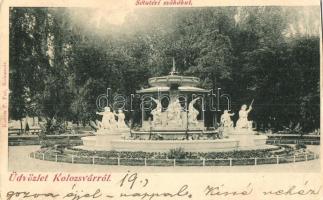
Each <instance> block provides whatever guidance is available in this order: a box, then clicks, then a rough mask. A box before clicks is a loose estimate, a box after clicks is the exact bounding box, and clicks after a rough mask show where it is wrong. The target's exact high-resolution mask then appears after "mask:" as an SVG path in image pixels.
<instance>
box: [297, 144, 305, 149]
mask: <svg viewBox="0 0 323 200" xmlns="http://www.w3.org/2000/svg"><path fill="white" fill-rule="evenodd" d="M295 148H296V149H306V145H305V144H303V143H301V144H296V145H295Z"/></svg>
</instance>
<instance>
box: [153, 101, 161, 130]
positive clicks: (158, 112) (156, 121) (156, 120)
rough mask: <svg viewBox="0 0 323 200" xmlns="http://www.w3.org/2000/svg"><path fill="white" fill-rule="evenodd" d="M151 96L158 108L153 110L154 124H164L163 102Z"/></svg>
mask: <svg viewBox="0 0 323 200" xmlns="http://www.w3.org/2000/svg"><path fill="white" fill-rule="evenodd" d="M150 98H151V99H152V100H153V101H154V102H155V103H156V108H155V109H153V110H152V111H151V114H152V115H153V124H154V125H158V124H162V116H161V114H162V104H161V102H160V101H159V100H157V99H154V98H153V97H150Z"/></svg>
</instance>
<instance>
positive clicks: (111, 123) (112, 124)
mask: <svg viewBox="0 0 323 200" xmlns="http://www.w3.org/2000/svg"><path fill="white" fill-rule="evenodd" d="M96 114H98V115H102V121H101V124H99V127H103V128H104V129H109V130H113V129H115V128H116V127H117V124H116V120H115V118H114V114H113V113H112V112H111V110H110V108H109V107H105V108H104V111H103V112H97V113H96Z"/></svg>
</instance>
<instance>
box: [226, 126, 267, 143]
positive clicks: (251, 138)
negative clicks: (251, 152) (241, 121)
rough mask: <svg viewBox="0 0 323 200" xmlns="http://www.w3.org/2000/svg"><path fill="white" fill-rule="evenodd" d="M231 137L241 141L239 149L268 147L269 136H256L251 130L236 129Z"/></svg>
mask: <svg viewBox="0 0 323 200" xmlns="http://www.w3.org/2000/svg"><path fill="white" fill-rule="evenodd" d="M229 137H230V138H232V139H237V140H238V141H239V147H255V146H263V145H266V140H267V136H265V135H255V131H253V130H250V129H234V130H233V131H232V132H231V134H229Z"/></svg>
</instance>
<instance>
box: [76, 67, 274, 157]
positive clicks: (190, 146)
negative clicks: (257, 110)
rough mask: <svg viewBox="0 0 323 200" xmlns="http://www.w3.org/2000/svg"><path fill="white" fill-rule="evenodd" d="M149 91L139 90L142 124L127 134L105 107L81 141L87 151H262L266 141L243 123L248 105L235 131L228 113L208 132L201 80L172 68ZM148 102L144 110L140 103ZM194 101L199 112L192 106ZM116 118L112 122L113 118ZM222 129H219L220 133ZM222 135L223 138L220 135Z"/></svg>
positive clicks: (120, 121) (152, 81) (151, 83)
mask: <svg viewBox="0 0 323 200" xmlns="http://www.w3.org/2000/svg"><path fill="white" fill-rule="evenodd" d="M148 83H149V86H150V87H149V88H145V89H141V90H138V91H137V93H138V94H140V95H141V97H142V98H141V99H142V105H143V106H141V112H142V124H141V127H140V129H139V130H138V129H137V130H130V129H129V128H128V127H127V126H126V125H125V123H124V114H123V112H122V110H119V111H118V114H117V113H115V112H111V111H110V108H109V107H106V108H105V111H104V112H100V113H97V114H99V115H102V116H103V117H102V121H101V122H98V123H97V124H96V126H97V127H98V130H97V132H96V133H95V136H88V137H84V138H82V140H83V144H84V145H83V146H80V148H83V149H87V150H116V151H145V152H167V151H169V150H170V149H175V148H183V149H184V150H185V151H188V152H219V151H232V150H240V149H267V148H273V147H272V146H270V145H266V139H267V137H266V136H264V135H258V134H256V132H255V131H254V130H253V128H252V122H251V121H248V113H249V112H250V111H251V109H252V106H251V105H250V106H249V109H248V110H247V106H246V105H243V106H242V108H241V110H240V111H239V120H238V121H237V125H236V127H234V123H233V122H232V120H231V116H232V114H230V113H228V112H227V111H225V112H224V114H223V115H222V116H221V128H219V129H217V130H215V129H213V130H207V128H206V127H205V124H204V109H203V108H204V97H205V96H206V94H207V93H208V92H209V91H208V90H205V89H203V88H199V87H197V86H198V84H199V83H200V79H199V78H197V77H191V76H180V75H178V74H177V72H176V70H175V64H174V62H173V69H172V71H171V73H170V74H169V75H167V76H161V77H153V78H150V79H149V80H148ZM145 102H146V103H147V102H149V105H150V106H148V107H145V106H144V103H145ZM197 102H199V105H200V106H199V109H198V108H197V107H198V106H197V104H198V103H197ZM115 117H117V121H116V120H115ZM220 130H221V131H220ZM219 132H221V133H223V135H221V134H219Z"/></svg>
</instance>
